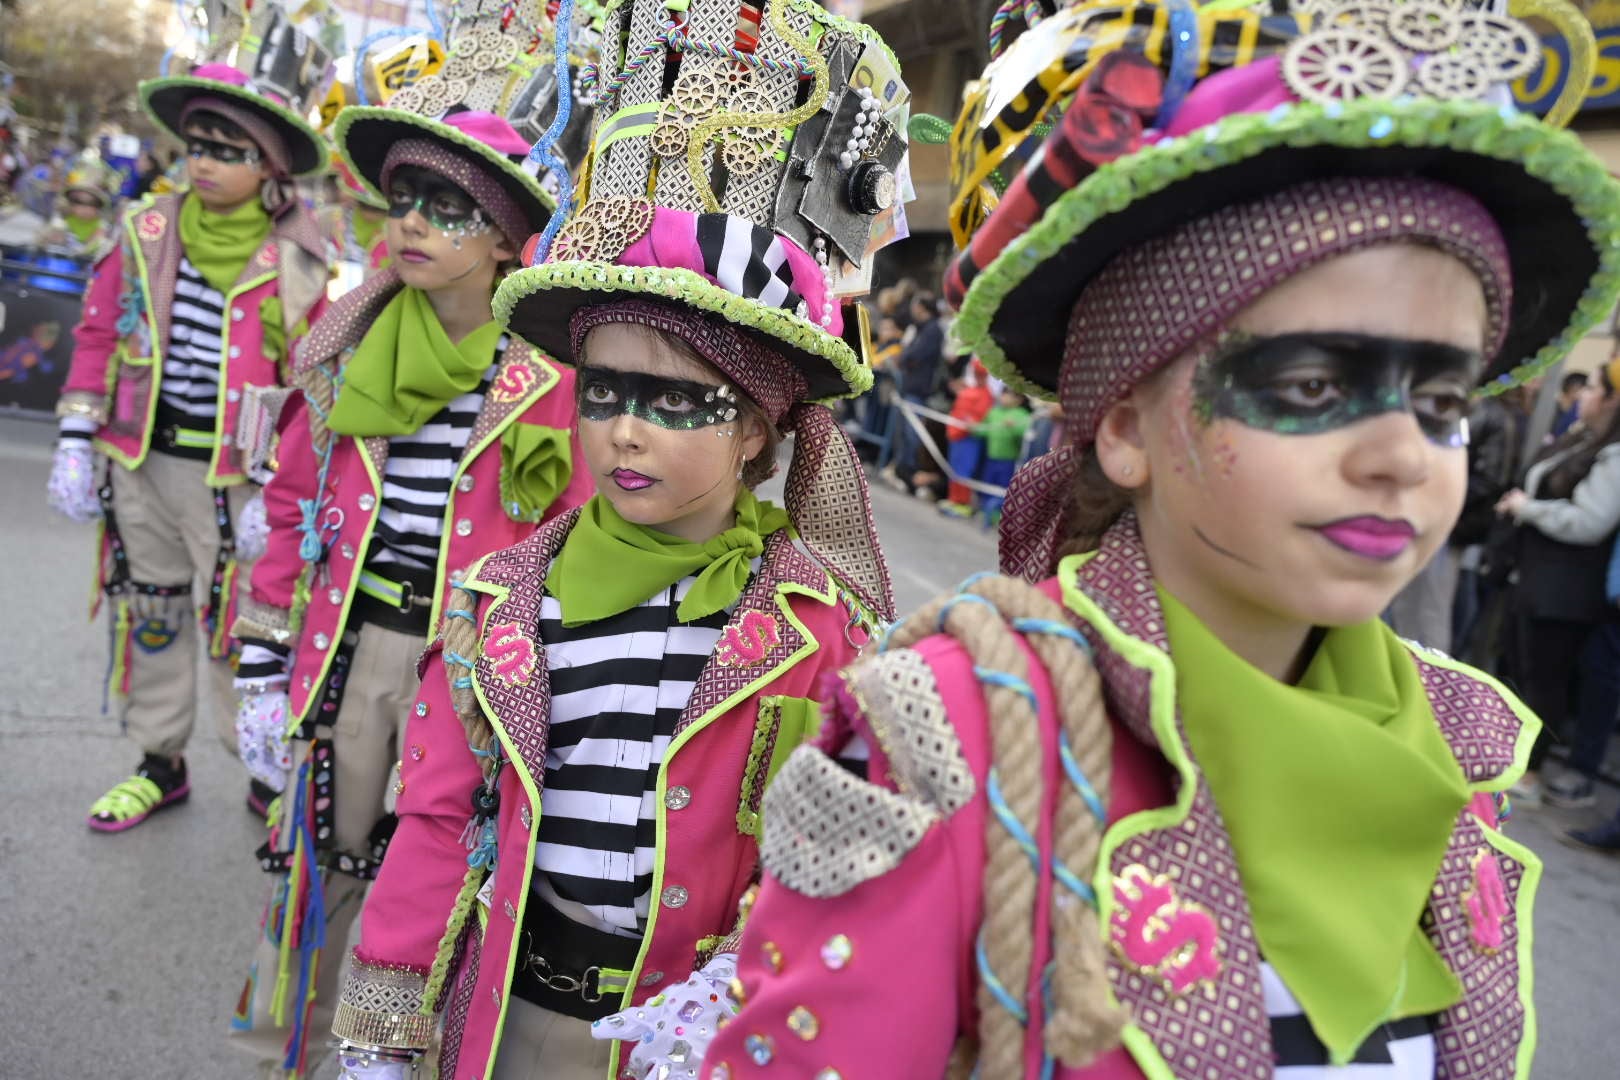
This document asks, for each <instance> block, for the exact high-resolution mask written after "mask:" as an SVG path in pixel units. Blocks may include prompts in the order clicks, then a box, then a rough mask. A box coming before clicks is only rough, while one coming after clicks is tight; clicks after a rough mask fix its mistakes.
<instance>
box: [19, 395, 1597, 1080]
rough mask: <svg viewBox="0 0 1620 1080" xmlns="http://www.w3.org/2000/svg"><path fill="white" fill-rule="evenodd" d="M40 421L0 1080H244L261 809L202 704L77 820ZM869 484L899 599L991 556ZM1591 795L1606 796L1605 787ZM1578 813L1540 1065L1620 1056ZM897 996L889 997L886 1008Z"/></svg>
mask: <svg viewBox="0 0 1620 1080" xmlns="http://www.w3.org/2000/svg"><path fill="white" fill-rule="evenodd" d="M51 436H52V432H51V429H50V428H49V427H48V426H46V425H44V424H37V423H30V422H27V421H18V420H11V419H5V420H0V507H3V508H4V513H5V518H4V521H3V523H0V536H3V537H4V543H3V548H0V550H3V552H4V557H3V558H0V595H3V596H4V597H5V598H6V601H7V603H6V609H5V610H6V613H7V618H6V621H5V628H4V630H3V632H0V641H3V642H4V649H5V656H6V658H7V659H6V662H5V663H4V665H3V666H0V813H3V817H4V820H5V821H6V822H7V823H8V825H7V827H6V828H4V830H3V831H0V911H3V912H4V915H3V917H0V1000H3V1001H4V1002H5V1007H4V1008H3V1009H0V1080H45V1078H47V1077H60V1076H73V1077H77V1076H101V1075H117V1076H127V1077H142V1078H144V1077H163V1078H166V1080H187V1078H199V1080H200V1078H207V1080H234V1078H238V1077H240V1078H244V1080H246V1078H247V1077H250V1076H251V1075H252V1071H251V1069H250V1068H249V1067H248V1066H247V1064H246V1063H245V1059H243V1058H241V1057H239V1056H237V1055H236V1054H235V1053H234V1052H233V1051H232V1050H231V1049H230V1047H229V1046H227V1045H226V1042H225V1036H224V1032H225V1029H226V1024H227V1019H228V1017H229V1015H230V1013H231V1010H232V1008H233V1006H234V1005H235V1002H236V996H237V993H238V991H239V990H240V987H241V981H242V975H243V969H244V964H245V961H246V958H247V954H248V952H249V950H250V947H251V943H252V939H253V937H254V920H255V918H256V917H257V913H258V909H259V905H260V903H261V900H262V892H263V889H264V884H263V882H262V880H261V877H262V875H260V874H259V872H258V870H257V868H256V867H255V865H254V863H253V861H252V859H251V852H252V850H253V849H254V848H255V847H256V846H257V845H258V844H259V842H260V839H261V832H262V829H261V828H260V827H259V826H257V825H256V823H255V821H254V820H253V818H252V817H251V816H250V815H249V814H248V812H247V811H246V810H245V809H244V808H243V805H242V794H243V790H244V787H245V781H244V776H243V774H242V772H241V771H240V769H239V768H238V767H237V766H236V765H235V764H234V763H233V761H232V760H231V759H230V758H229V757H228V756H227V755H226V754H225V752H224V751H223V750H222V749H221V748H220V747H219V746H218V744H217V743H216V742H215V741H214V740H213V738H212V737H211V736H209V735H207V732H208V731H209V730H211V728H210V727H209V726H207V725H206V723H205V724H204V725H200V731H199V737H198V738H196V739H194V742H193V746H192V749H191V752H190V761H191V768H192V788H193V791H192V796H191V801H190V804H189V805H188V806H186V807H183V808H179V809H176V810H173V811H170V812H166V813H164V814H161V815H159V816H158V817H156V818H154V819H153V820H152V821H151V822H150V823H148V824H146V825H144V826H142V827H141V828H139V829H137V830H135V831H134V832H131V833H129V834H125V835H118V836H103V835H98V834H94V833H91V832H90V831H89V830H88V829H86V828H85V827H84V823H83V819H84V814H85V811H86V809H87V808H88V806H89V805H90V802H91V801H92V800H93V799H94V798H95V797H96V796H98V795H100V794H101V793H102V791H103V790H105V789H106V788H107V787H108V786H109V785H110V784H111V783H112V782H114V781H115V780H117V779H119V778H121V777H123V776H125V775H127V773H128V771H129V769H130V767H131V766H132V765H133V764H134V763H135V761H136V755H135V752H134V751H132V750H131V749H130V747H129V745H128V744H127V743H126V742H124V741H123V739H122V738H121V737H120V735H119V732H118V725H117V722H116V721H115V720H113V719H110V718H108V717H106V716H103V715H102V713H101V683H102V677H103V671H104V668H105V665H106V649H107V640H106V631H105V628H104V624H98V625H97V626H95V627H93V628H92V627H91V626H89V625H87V624H86V623H85V622H84V619H83V609H82V608H81V607H80V606H79V605H80V603H81V601H84V600H87V599H88V596H89V587H90V573H89V571H90V566H91V545H92V542H93V537H94V530H93V529H92V528H90V527H88V526H85V527H80V526H74V525H70V524H67V523H65V522H63V521H62V520H61V519H59V518H57V517H55V516H52V515H49V514H48V512H47V511H46V509H45V504H44V496H43V493H44V487H45V475H46V471H47V467H48V461H49V453H50V440H51ZM873 498H874V500H875V502H876V503H877V507H878V520H879V524H880V527H881V528H882V531H883V535H884V537H885V540H886V543H887V548H888V552H889V557H890V560H891V563H892V565H893V567H894V573H895V585H896V589H897V592H898V593H899V598H900V601H901V603H902V606H903V607H907V608H909V607H914V606H916V605H917V604H919V603H921V602H922V601H923V600H925V599H927V598H928V597H929V596H930V595H932V594H933V593H935V592H938V591H941V590H944V589H946V588H949V587H950V586H952V585H953V584H954V583H955V582H957V581H958V580H960V579H961V578H963V577H965V576H966V575H968V574H969V573H972V572H973V571H976V570H980V569H985V568H988V567H990V566H992V565H993V563H994V543H993V539H992V537H991V536H990V535H989V534H987V533H983V532H981V531H979V530H978V529H977V528H975V527H973V526H970V525H967V524H964V523H962V522H958V521H952V520H947V519H945V518H942V517H940V516H939V515H938V514H937V513H936V512H935V511H934V510H933V509H932V508H930V507H927V506H924V505H923V504H921V503H919V502H917V501H915V500H912V499H909V498H905V497H903V496H900V495H897V494H895V493H893V492H891V491H888V490H886V489H883V488H881V487H879V488H877V489H876V490H875V491H874V493H873ZM1604 794H1605V803H1604V809H1605V810H1609V811H1612V809H1613V807H1614V804H1615V801H1616V798H1617V796H1616V793H1615V792H1613V791H1605V793H1604ZM1587 816H1588V815H1585V814H1582V815H1578V816H1576V817H1575V818H1571V817H1569V816H1566V815H1563V814H1559V813H1557V812H1555V811H1550V810H1549V811H1541V812H1538V813H1529V812H1523V813H1520V814H1519V815H1517V817H1516V819H1515V821H1514V823H1513V825H1512V830H1513V832H1514V833H1515V835H1516V836H1518V837H1519V838H1520V839H1522V840H1524V841H1525V842H1527V843H1528V844H1530V846H1532V847H1533V848H1535V849H1536V850H1537V851H1538V852H1539V853H1540V854H1541V855H1542V856H1543V858H1544V859H1545V860H1546V864H1547V870H1546V875H1545V878H1544V879H1543V884H1542V889H1541V893H1540V898H1539V900H1538V902H1537V905H1536V935H1537V936H1536V956H1537V962H1538V968H1537V971H1536V998H1537V1003H1538V1006H1539V1010H1540V1051H1539V1053H1538V1056H1537V1065H1536V1069H1535V1073H1534V1075H1535V1077H1536V1078H1537V1080H1566V1078H1567V1080H1577V1078H1579V1080H1584V1078H1589V1077H1591V1078H1604V1080H1608V1078H1612V1077H1615V1076H1616V1075H1617V1074H1620V1065H1617V1064H1616V1063H1617V1062H1620V1023H1617V1021H1616V1018H1617V1015H1620V1014H1617V1012H1616V1003H1617V1002H1620V945H1617V944H1616V943H1617V941H1620V859H1617V860H1605V859H1602V858H1601V857H1598V856H1594V855H1589V854H1584V853H1581V852H1577V851H1574V850H1571V849H1569V848H1567V847H1564V846H1563V845H1561V844H1559V843H1557V842H1556V839H1555V838H1556V836H1557V835H1558V834H1559V833H1560V832H1561V831H1562V830H1563V829H1564V828H1566V827H1568V826H1569V825H1570V824H1571V823H1572V821H1584V820H1586V818H1587ZM903 1008H904V1006H903V1004H902V1003H901V1000H900V999H899V998H898V997H897V999H896V1015H897V1017H899V1016H900V1015H902V1014H903ZM896 1080H909V1078H896ZM919 1080H921V1078H919Z"/></svg>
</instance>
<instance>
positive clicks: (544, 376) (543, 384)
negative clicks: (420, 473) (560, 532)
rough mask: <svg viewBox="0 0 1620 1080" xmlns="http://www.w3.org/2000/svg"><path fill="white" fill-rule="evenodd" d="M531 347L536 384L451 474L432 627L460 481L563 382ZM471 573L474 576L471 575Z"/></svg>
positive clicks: (439, 606)
mask: <svg viewBox="0 0 1620 1080" xmlns="http://www.w3.org/2000/svg"><path fill="white" fill-rule="evenodd" d="M511 348H512V346H511V345H508V347H507V349H508V352H509V353H510V351H511ZM530 349H531V352H530V359H531V360H533V361H534V362H535V363H536V364H538V365H539V366H540V378H539V380H538V381H537V382H536V383H535V385H534V387H532V388H531V389H530V390H529V393H528V394H526V395H525V396H524V397H523V398H521V399H520V400H519V401H517V402H516V403H515V404H514V405H513V406H512V409H511V411H510V412H508V413H507V414H506V416H505V417H503V418H502V419H501V422H500V423H498V424H496V425H495V426H494V427H492V428H490V429H489V431H488V432H487V433H486V434H485V435H484V437H483V438H482V439H480V440H479V441H478V442H477V443H474V444H472V445H469V446H468V447H467V449H465V450H463V451H462V452H461V460H459V461H457V462H456V471H455V473H454V474H453V475H452V476H451V477H450V497H449V498H448V499H446V500H445V503H444V520H443V526H442V529H441V531H440V534H439V535H440V536H441V537H442V538H443V539H441V540H440V542H439V559H438V562H437V563H436V564H435V573H436V576H435V577H434V579H433V606H432V608H431V609H430V610H429V612H428V625H429V626H438V625H439V619H440V616H441V615H442V614H443V612H444V579H445V575H446V574H447V573H448V570H447V569H446V567H445V560H446V559H448V558H449V557H450V537H451V536H452V535H453V534H452V532H451V526H450V519H451V518H453V517H454V516H455V506H456V496H457V495H458V494H459V493H460V491H459V489H458V488H457V487H456V482H457V481H459V480H460V479H461V476H462V474H463V473H465V472H466V471H467V469H468V468H469V467H470V466H471V465H472V463H473V462H474V461H476V460H477V458H478V455H479V454H482V453H483V452H484V451H485V449H487V448H488V447H489V446H491V445H493V444H494V442H495V440H496V439H499V438H500V437H501V435H502V434H503V433H504V432H505V431H506V429H507V428H509V427H511V426H512V424H513V423H515V422H516V421H517V418H518V417H519V416H521V415H523V413H524V412H525V411H526V410H527V409H528V408H529V406H531V405H533V404H534V403H535V402H536V401H539V400H540V399H541V398H542V397H544V396H545V395H546V394H548V393H550V392H551V390H552V388H554V387H555V386H556V385H557V384H558V383H559V382H561V381H562V373H561V372H559V371H558V370H557V368H556V367H555V365H553V364H552V363H551V362H550V361H548V360H547V359H546V354H545V353H543V352H541V351H540V350H539V349H535V348H533V346H530ZM505 367H506V364H505V363H504V362H502V364H501V368H502V370H504V369H505ZM485 404H486V405H487V404H488V399H487V398H486V399H485ZM377 490H378V491H381V490H382V489H381V488H380V487H379V488H378V489H377ZM479 565H480V566H481V565H483V563H482V562H481V561H480V563H479ZM468 576H469V577H471V575H468Z"/></svg>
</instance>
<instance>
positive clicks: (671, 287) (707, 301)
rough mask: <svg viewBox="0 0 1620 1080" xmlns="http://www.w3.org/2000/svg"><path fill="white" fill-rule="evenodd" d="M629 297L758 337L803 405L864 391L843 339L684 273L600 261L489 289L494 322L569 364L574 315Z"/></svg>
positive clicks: (521, 276)
mask: <svg viewBox="0 0 1620 1080" xmlns="http://www.w3.org/2000/svg"><path fill="white" fill-rule="evenodd" d="M632 297H646V298H650V299H655V300H668V301H670V302H672V303H676V304H681V305H684V306H687V307H693V308H697V309H698V310H700V311H703V312H706V313H707V314H710V315H713V316H715V317H717V318H719V319H721V320H723V321H725V322H728V323H731V324H732V325H734V326H737V327H739V328H740V329H742V330H745V331H747V332H749V333H751V334H753V335H754V336H756V337H758V338H760V339H761V340H763V341H764V342H765V343H766V344H767V345H769V346H771V347H772V348H773V349H776V350H778V351H779V352H781V354H782V355H783V357H784V358H785V359H787V360H788V361H789V362H790V363H792V364H793V365H794V366H795V367H796V368H798V370H799V371H800V372H802V373H803V374H804V377H805V379H806V380H807V381H808V383H809V392H808V395H807V396H808V397H809V398H810V399H811V400H815V401H831V400H834V399H837V398H845V397H855V396H857V395H859V394H863V393H865V392H866V391H867V390H869V389H871V387H872V371H871V369H870V368H868V367H867V366H866V365H865V364H863V363H862V362H861V360H860V359H859V357H858V356H857V354H856V352H855V350H854V348H852V347H851V346H850V344H849V343H848V342H846V341H845V340H844V339H842V338H839V337H835V336H833V335H832V334H829V333H828V332H827V331H825V330H823V329H822V328H821V327H819V326H817V325H815V324H814V323H812V322H810V321H809V320H808V319H803V318H800V317H799V316H797V315H794V314H793V313H792V312H788V311H784V310H782V309H781V308H775V307H770V306H768V305H766V304H762V303H760V302H759V301H757V300H750V299H748V298H747V297H745V296H739V295H738V294H736V293H734V292H730V291H728V290H726V289H722V288H721V287H720V286H718V285H715V284H714V283H713V282H710V281H709V280H707V279H706V278H704V277H703V276H702V275H701V274H698V273H696V272H694V271H691V270H686V269H680V268H675V269H666V268H660V267H640V266H619V265H616V264H613V263H601V262H554V263H542V264H541V265H539V266H530V267H526V268H524V269H522V270H516V271H513V272H512V273H511V274H508V275H507V277H506V280H505V281H503V282H502V283H501V287H500V288H499V289H497V290H496V292H495V301H494V310H495V320H496V321H497V322H499V323H501V324H502V325H504V326H505V327H506V328H507V329H508V330H510V331H511V332H512V333H514V334H516V335H517V336H518V337H520V338H522V339H523V340H525V341H527V342H528V343H529V344H531V345H533V346H534V347H535V348H537V349H540V350H541V351H542V352H544V353H545V354H546V355H548V356H551V357H555V358H556V359H558V360H561V361H563V362H565V363H572V359H571V357H572V356H573V352H574V346H573V341H572V339H571V337H570V331H569V321H570V320H571V319H572V318H573V315H574V312H575V311H578V310H579V309H580V308H582V307H593V306H595V305H597V304H611V303H613V302H614V301H615V300H624V299H629V298H632ZM850 322H851V323H852V324H853V323H854V320H853V319H852V320H850Z"/></svg>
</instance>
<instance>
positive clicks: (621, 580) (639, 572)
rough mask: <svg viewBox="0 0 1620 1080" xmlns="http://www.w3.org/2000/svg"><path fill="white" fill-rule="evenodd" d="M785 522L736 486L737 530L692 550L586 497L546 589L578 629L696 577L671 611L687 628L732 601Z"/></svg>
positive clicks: (567, 623)
mask: <svg viewBox="0 0 1620 1080" xmlns="http://www.w3.org/2000/svg"><path fill="white" fill-rule="evenodd" d="M787 524H788V516H787V511H785V510H783V509H782V508H781V507H779V506H776V505H774V504H772V503H768V502H760V501H759V499H757V498H755V497H754V493H753V492H752V491H749V490H748V489H747V488H743V489H742V490H741V491H739V492H738V493H737V524H735V525H733V526H732V527H731V528H729V529H727V530H726V531H725V532H723V533H721V534H719V535H718V536H714V537H710V538H709V539H708V540H707V541H705V542H704V543H701V544H694V543H692V542H691V541H689V540H682V539H680V538H678V537H674V536H670V535H669V534H668V533H661V532H656V531H654V530H652V529H649V528H647V527H646V526H644V525H635V524H632V523H630V522H628V521H626V520H624V518H622V517H620V516H619V512H618V511H617V510H615V509H613V504H612V503H611V502H609V501H608V500H606V499H604V498H603V497H602V496H601V495H593V496H592V497H591V499H590V501H589V502H587V503H586V504H585V507H584V509H583V510H581V511H580V515H579V521H578V522H577V523H576V524H575V525H574V528H573V531H572V532H570V533H569V534H568V539H567V540H565V541H563V546H562V550H561V551H560V552H558V553H557V558H556V559H555V560H553V561H552V564H551V572H550V573H549V574H547V575H546V588H547V589H549V590H551V594H552V595H553V596H555V597H556V598H557V602H558V604H559V605H561V607H562V617H563V625H564V626H582V625H584V624H585V623H591V622H596V621H597V620H599V619H606V618H609V617H610V616H613V615H617V614H619V613H620V612H622V611H628V610H630V609H631V608H633V607H635V606H636V605H637V604H639V603H641V602H643V601H644V600H646V599H648V598H649V597H651V596H652V595H653V594H654V593H656V592H658V591H659V590H660V589H667V588H668V587H669V586H671V585H673V584H675V583H676V582H677V581H679V580H681V578H683V577H687V576H689V575H691V574H694V573H695V574H697V581H695V582H693V584H692V588H691V590H690V591H689V592H688V593H687V594H686V597H685V599H683V600H682V601H681V604H680V607H678V608H676V610H675V617H676V618H678V619H679V620H680V621H681V622H692V621H693V620H694V619H701V618H703V617H704V616H705V615H712V614H714V613H715V612H716V611H719V610H721V609H722V608H725V607H728V606H729V605H731V604H733V603H735V602H736V600H737V597H739V596H741V595H742V591H743V587H744V586H746V585H747V584H748V570H749V563H750V562H751V561H752V560H754V559H755V558H757V557H758V556H759V555H760V554H761V553H762V552H763V551H764V550H765V537H767V536H769V535H770V534H771V533H773V532H776V531H777V530H778V529H781V528H785V527H786V526H787Z"/></svg>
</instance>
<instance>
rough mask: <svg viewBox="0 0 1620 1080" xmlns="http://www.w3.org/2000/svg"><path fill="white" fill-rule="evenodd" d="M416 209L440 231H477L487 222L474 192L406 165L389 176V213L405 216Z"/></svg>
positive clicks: (395, 215) (390, 215) (394, 216)
mask: <svg viewBox="0 0 1620 1080" xmlns="http://www.w3.org/2000/svg"><path fill="white" fill-rule="evenodd" d="M412 210H415V211H417V212H418V213H420V214H421V215H422V216H423V217H424V218H426V219H427V223H428V224H429V225H432V226H433V227H434V228H435V229H438V230H439V231H440V232H446V233H455V232H475V231H478V230H480V229H481V228H482V227H483V226H484V224H485V222H484V220H483V215H482V213H481V212H480V211H479V209H478V204H477V203H475V202H474V201H473V198H472V196H471V195H468V194H467V193H466V192H465V191H462V190H461V189H460V188H459V187H457V186H456V185H455V184H452V183H451V182H450V181H448V180H446V179H444V178H443V177H442V176H439V175H438V174H437V173H433V172H429V171H428V170H426V169H419V168H416V167H414V166H408V165H406V166H401V167H399V168H397V169H395V170H394V171H393V173H392V174H391V175H390V176H389V177H388V216H389V217H392V218H403V217H406V216H407V215H409V214H410V212H411V211H412Z"/></svg>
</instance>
